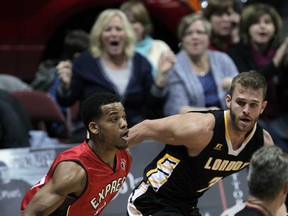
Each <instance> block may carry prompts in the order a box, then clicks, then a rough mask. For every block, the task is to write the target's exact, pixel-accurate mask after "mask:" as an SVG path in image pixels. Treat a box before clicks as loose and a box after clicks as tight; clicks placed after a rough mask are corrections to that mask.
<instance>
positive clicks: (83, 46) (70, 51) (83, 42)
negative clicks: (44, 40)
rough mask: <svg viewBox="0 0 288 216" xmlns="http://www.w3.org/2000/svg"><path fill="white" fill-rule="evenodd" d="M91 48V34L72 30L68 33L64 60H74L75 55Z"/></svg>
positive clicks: (64, 46) (64, 47) (64, 48)
mask: <svg viewBox="0 0 288 216" xmlns="http://www.w3.org/2000/svg"><path fill="white" fill-rule="evenodd" d="M88 48H89V34H88V33H87V32H85V31H83V30H78V29H76V30H72V31H70V32H68V33H67V35H66V37H65V39H64V43H63V51H62V53H63V54H62V58H63V59H65V60H73V58H74V55H75V53H78V52H79V53H80V52H83V51H85V50H88Z"/></svg>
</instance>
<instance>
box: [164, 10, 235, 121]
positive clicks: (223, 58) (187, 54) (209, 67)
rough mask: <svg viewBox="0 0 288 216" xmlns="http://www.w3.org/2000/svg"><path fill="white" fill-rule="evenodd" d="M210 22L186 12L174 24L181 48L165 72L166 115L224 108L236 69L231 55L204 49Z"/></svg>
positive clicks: (197, 14)
mask: <svg viewBox="0 0 288 216" xmlns="http://www.w3.org/2000/svg"><path fill="white" fill-rule="evenodd" d="M210 35H211V25H210V23H209V21H208V20H206V19H205V18H204V17H203V15H202V14H200V13H195V14H190V15H186V16H185V17H183V19H182V20H181V22H180V24H179V27H178V37H179V40H180V41H181V43H180V44H181V50H180V51H179V52H178V53H177V55H176V63H175V64H174V66H173V68H172V71H170V73H169V74H168V80H167V86H166V88H167V92H168V95H167V99H166V102H165V105H164V114H165V115H166V116H169V115H174V114H178V113H185V112H187V111H199V110H207V109H211V108H213V109H224V108H225V103H224V98H225V95H226V93H227V90H228V89H229V87H230V83H231V80H232V78H233V77H234V76H236V75H237V74H238V70H237V68H236V66H235V64H234V63H233V61H232V60H231V58H230V57H229V56H228V55H227V54H225V53H223V52H219V51H212V50H209V49H208V46H209V36H210Z"/></svg>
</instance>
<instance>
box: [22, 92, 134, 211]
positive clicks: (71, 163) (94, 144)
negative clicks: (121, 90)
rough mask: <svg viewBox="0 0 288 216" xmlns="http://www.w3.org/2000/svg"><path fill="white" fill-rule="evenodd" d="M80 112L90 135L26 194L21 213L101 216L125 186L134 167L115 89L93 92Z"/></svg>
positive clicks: (63, 153)
mask: <svg viewBox="0 0 288 216" xmlns="http://www.w3.org/2000/svg"><path fill="white" fill-rule="evenodd" d="M81 115H82V120H83V123H84V125H85V127H86V128H87V130H88V132H89V137H90V139H87V140H86V141H84V142H83V143H82V144H80V145H77V146H75V147H73V148H71V149H68V150H66V151H64V152H62V153H60V154H59V155H58V156H57V157H56V159H55V160H54V162H53V164H52V165H51V167H50V169H49V171H48V173H47V174H46V175H45V176H44V177H43V179H42V180H41V181H39V182H38V183H37V184H36V185H34V186H33V187H32V188H31V189H30V190H29V191H28V192H27V193H26V195H25V196H24V198H23V200H22V204H21V213H22V215H24V216H34V215H42V216H43V215H57V216H60V215H65V216H66V215H67V216H83V215H94V216H96V215H99V214H100V212H101V211H102V210H103V209H104V208H105V206H106V205H107V204H108V203H109V202H110V201H111V200H112V199H113V197H114V196H115V195H116V194H117V192H118V191H119V190H120V188H121V186H122V184H123V182H124V181H125V178H126V176H127V175H128V173H129V170H130V167H131V156H130V153H129V152H128V151H127V150H126V148H127V147H128V143H127V138H128V129H127V122H126V118H125V110H124V107H123V105H122V104H121V102H120V99H119V98H118V96H116V95H113V94H110V93H102V94H95V95H92V96H90V97H89V98H87V99H86V100H85V102H84V103H83V105H82V107H81Z"/></svg>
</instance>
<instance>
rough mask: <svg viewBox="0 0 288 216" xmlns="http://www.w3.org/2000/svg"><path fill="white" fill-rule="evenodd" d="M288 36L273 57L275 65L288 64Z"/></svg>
mask: <svg viewBox="0 0 288 216" xmlns="http://www.w3.org/2000/svg"><path fill="white" fill-rule="evenodd" d="M287 55H288V37H286V38H285V40H284V41H283V43H282V44H281V46H280V47H279V48H278V49H277V51H276V54H275V56H274V58H273V63H274V65H275V67H277V68H278V67H279V66H280V65H281V64H284V65H285V66H287V65H288V59H287V58H288V57H287Z"/></svg>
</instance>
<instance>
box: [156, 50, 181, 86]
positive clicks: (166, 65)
mask: <svg viewBox="0 0 288 216" xmlns="http://www.w3.org/2000/svg"><path fill="white" fill-rule="evenodd" d="M175 61H176V60H175V54H174V52H173V51H171V50H169V51H167V52H165V53H162V54H161V56H160V60H159V66H158V71H157V75H156V78H155V83H156V85H157V86H158V87H160V88H163V87H164V86H165V85H166V81H167V76H168V72H169V71H170V70H171V68H172V67H173V65H174V63H175Z"/></svg>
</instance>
